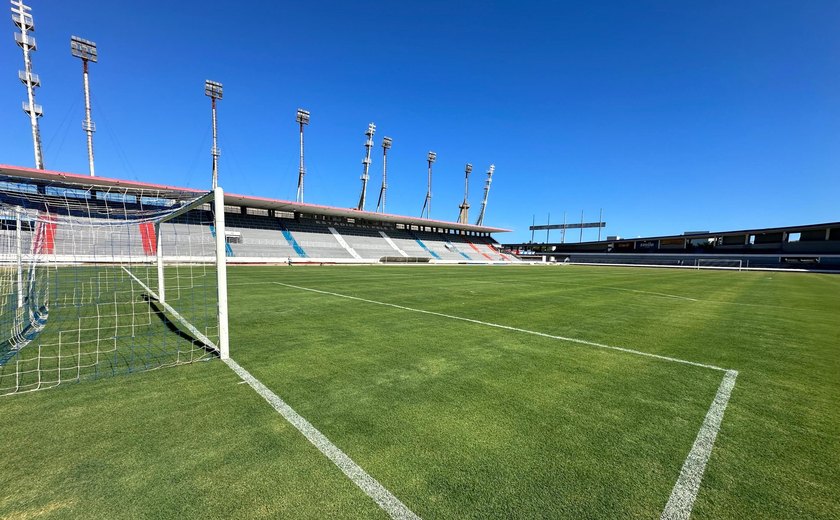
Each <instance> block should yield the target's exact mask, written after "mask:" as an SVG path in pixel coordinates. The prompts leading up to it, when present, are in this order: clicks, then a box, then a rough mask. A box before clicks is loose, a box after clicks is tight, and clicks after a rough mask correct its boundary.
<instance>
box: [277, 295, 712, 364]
mask: <svg viewBox="0 0 840 520" xmlns="http://www.w3.org/2000/svg"><path fill="white" fill-rule="evenodd" d="M271 283H273V284H276V285H282V286H284V287H290V288H292V289H298V290H301V291H309V292H314V293H319V294H326V295H328V296H335V297H337V298H345V299H348V300H355V301H360V302H365V303H371V304H374V305H382V306H384V307H392V308H394V309H401V310H404V311H411V312H418V313H421V314H429V315H431V316H439V317H441V318H448V319H451V320H458V321H466V322H468V323H475V324H477V325H484V326H486V327H494V328H497V329H504V330H510V331H513V332H521V333H523V334H531V335H533V336H540V337H543V338H550V339H556V340H560V341H568V342H570V343H577V344H579V345H587V346H589V347H596V348H602V349H607V350H616V351H619V352H625V353H627V354H635V355H637V356H645V357H649V358H654V359H660V360H662V361H670V362H672V363H681V364H683V365H691V366H695V367H702V368H709V369H712V370H718V371H720V372H726V371H727V369H725V368H721V367H718V366H715V365H708V364H705V363H697V362H695V361H688V360H685V359H678V358H674V357H669V356H661V355H659V354H651V353H650V352H642V351H641V350H634V349H630V348H624V347H614V346H612V345H604V344H603V343H596V342H594V341H587V340H584V339H577V338H569V337H566V336H557V335H554V334H546V333H545V332H537V331H534V330H528V329H520V328H519V327H511V326H508V325H500V324H498V323H490V322H487V321H481V320H474V319H472V318H464V317H462V316H453V315H451V314H444V313H442V312H434V311H427V310H424V309H415V308H413V307H406V306H404V305H397V304H395V303H386V302H380V301H376V300H369V299H367V298H359V297H358V296H349V295H347V294H340V293H335V292H330V291H322V290H320V289H310V288H309V287H301V286H299V285H292V284H288V283H282V282H271Z"/></svg>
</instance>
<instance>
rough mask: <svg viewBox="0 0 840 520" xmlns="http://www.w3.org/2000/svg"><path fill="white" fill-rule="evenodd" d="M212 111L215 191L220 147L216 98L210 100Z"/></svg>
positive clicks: (217, 181)
mask: <svg viewBox="0 0 840 520" xmlns="http://www.w3.org/2000/svg"><path fill="white" fill-rule="evenodd" d="M210 110H211V111H212V114H213V149H212V150H211V151H210V153H211V155H212V156H213V182H212V187H213V189H214V190H215V189H216V188H217V187H218V186H219V147H218V146H217V145H218V135H217V131H216V98H214V97H211V98H210Z"/></svg>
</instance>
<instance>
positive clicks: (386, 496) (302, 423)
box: [223, 358, 420, 520]
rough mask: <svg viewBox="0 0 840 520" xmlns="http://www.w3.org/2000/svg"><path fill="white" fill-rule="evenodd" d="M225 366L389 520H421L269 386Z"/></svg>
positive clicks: (231, 363)
mask: <svg viewBox="0 0 840 520" xmlns="http://www.w3.org/2000/svg"><path fill="white" fill-rule="evenodd" d="M223 362H224V363H225V364H227V366H228V367H230V369H231V370H233V371H234V372H236V374H237V375H238V376H239V377H241V378H242V381H243V382H245V383H248V385H249V386H250V387H251V388H252V389H254V391H255V392H257V393H258V394H259V395H260V396H261V397H262V398H263V399H265V400H266V401H268V403H269V404H270V405H271V406H272V407H273V408H274V409H275V410H276V411H277V412H278V413H279V414H280V415H281V416H283V418H284V419H286V421H288V422H289V424H291V425H292V426H294V427H295V428H296V429H297V430H298V431H299V432H300V433H302V434H303V436H304V437H306V440H308V441H309V442H310V443H312V445H313V446H315V447H316V448H317V449H318V451H320V452H321V453H322V454H324V455H325V456H326V457H327V458H328V459H330V461H332V463H333V464H335V465H336V466H338V469H340V470H341V471H342V472H343V473H344V474H345V475H346V476H347V478H349V479H350V480H351V481H352V482H353V483H354V484H356V486H358V487H359V489H361V490H362V491H364V492H365V494H367V496H369V497H370V498H372V499H373V500H374V502H376V504H377V505H378V506H379V507H380V508H382V510H383V511H385V512H386V513H387V514H388V516H390V517H391V518H394V519H400V520H402V519H405V520H419V519H420V517H419V516H417V515H416V514H414V513H413V512H412V511H411V510H410V509H409V508H408V507H406V505H405V504H403V503H402V502H401V501H400V500H399V499H398V498H397V497H395V496H394V495H393V494H392V493H391V492H390V491H388V490H387V489H385V487H384V486H383V485H382V484H380V483H379V481H377V480H376V479H375V478H373V477H371V476H370V474H368V472H366V471H365V470H363V469H362V468H361V466H359V465H358V464H356V463H355V462H354V461H353V459H351V458H350V457H349V456H348V455H347V454H346V453H344V452H343V451H341V449H340V448H339V447H338V446H336V445H335V444H333V443H332V442H331V441H330V440H329V439H328V438H327V437H326V436H325V435H324V434H323V433H321V432H320V431H318V429H317V428H315V427H314V426H312V423H310V422H309V421H307V420H306V419H304V418H303V417H302V416H301V415H300V414H299V413H297V412H296V411H295V410H294V409H293V408H292V407H291V406H289V405H288V404H286V402H285V401H283V400H282V399H281V398H280V397H279V396H278V395H277V394H275V393H274V392H272V391H271V390H270V389H269V388H268V387H267V386H265V385H264V384H262V382H260V380H259V379H257V378H256V377H254V376H252V375H251V373H250V372H248V371H247V370H245V369H244V368H242V367H241V366H240V365H239V363H237V362H236V361H234V360H233V359H230V358H228V359H224V360H223Z"/></svg>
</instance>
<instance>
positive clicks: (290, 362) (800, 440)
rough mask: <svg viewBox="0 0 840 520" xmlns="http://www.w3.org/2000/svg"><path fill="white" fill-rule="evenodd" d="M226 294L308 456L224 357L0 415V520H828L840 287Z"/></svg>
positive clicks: (553, 272) (295, 289)
mask: <svg viewBox="0 0 840 520" xmlns="http://www.w3.org/2000/svg"><path fill="white" fill-rule="evenodd" d="M228 275H229V296H230V309H229V310H230V328H231V357H232V358H233V360H235V362H236V363H238V365H240V366H241V367H242V368H243V369H244V370H246V371H247V372H249V373H250V374H251V375H252V376H253V377H254V378H255V379H256V380H258V381H259V382H260V383H261V385H263V386H264V388H265V390H267V391H268V392H272V393H273V394H275V395H276V397H277V398H279V399H281V400H282V403H281V405H279V406H280V408H281V409H282V410H286V415H287V416H289V413H290V412H289V410H294V412H291V413H293V414H295V413H296V414H299V417H300V418H303V419H305V420H306V421H308V423H306V424H309V425H310V427H307V426H306V424H304V426H303V427H302V429H303V430H304V433H307V432H308V435H309V438H307V436H306V435H304V433H302V432H301V431H300V430H299V429H297V428H296V427H295V426H293V425H292V424H291V423H290V422H289V421H288V420H287V419H286V418H284V416H283V415H281V414H280V413H278V411H277V410H276V409H275V407H274V406H272V404H270V403H269V402H267V401H266V400H265V399H264V396H261V395H260V394H258V393H257V392H255V391H254V389H253V388H252V386H251V385H249V384H246V383H245V382H244V381H243V380H242V379H241V378H240V376H239V375H238V374H237V373H235V372H234V371H232V370H231V369H230V368H229V367H228V366H227V365H226V364H224V363H223V362H220V361H218V360H211V361H209V362H198V363H194V364H190V365H185V366H179V367H174V368H168V369H165V370H157V371H151V372H142V373H137V374H130V375H124V376H117V377H110V378H104V379H99V380H95V381H85V382H82V383H80V384H68V385H62V386H60V387H58V388H55V389H50V390H46V391H42V392H35V393H29V394H23V395H14V396H8V397H4V398H0V419H2V420H0V436H2V439H3V445H4V447H5V450H4V452H3V457H2V463H0V468H2V469H0V478H1V479H2V480H0V482H2V491H0V517H3V518H5V517H11V518H41V517H43V518H160V517H176V516H177V517H181V518H386V517H387V516H388V514H389V513H390V514H392V515H394V514H400V512H402V513H403V514H406V515H409V517H410V514H414V515H417V516H419V517H422V518H500V517H502V518H617V517H621V518H657V517H659V516H660V515H662V514H663V511H664V512H666V513H667V514H669V515H671V516H672V517H674V518H679V517H681V515H683V516H684V515H687V514H688V513H689V512H690V514H691V516H692V517H693V518H809V519H819V518H826V519H828V518H838V517H840V501H838V499H837V497H838V496H840V411H838V410H839V409H840V406H838V398H840V319H839V318H838V316H840V277H838V276H835V275H820V274H800V273H776V272H772V273H771V272H730V271H695V270H665V269H643V268H611V267H580V266H554V267H546V266H527V267H494V266H480V267H479V266H449V267H444V266H434V267H431V266H414V267H391V266H388V267H385V266H383V267H372V266H358V267H351V266H341V267H339V266H332V267H230V268H229V272H228ZM736 372H737V377H735V374H736ZM733 383H734V386H733ZM257 386H258V387H259V385H257ZM272 399H273V401H274V403H273V404H274V405H275V406H278V402H277V399H274V398H272ZM301 424H302V423H300V422H299V423H298V426H300V425H301ZM307 428H308V429H307ZM316 429H317V432H320V435H321V436H320V437H319V436H317V435H313V434H312V432H313V431H315V430H316ZM313 439H314V441H313ZM712 442H713V447H712ZM325 443H327V444H325ZM316 445H317V446H316ZM322 451H326V452H328V453H331V454H332V456H333V460H336V457H337V460H340V461H345V462H342V463H340V464H339V465H336V464H335V463H334V462H333V461H332V460H331V459H330V458H328V457H327V456H325V454H324V453H322ZM336 454H338V455H336ZM342 457H344V458H342ZM346 461H352V462H351V463H347V462H346ZM348 464H353V465H352V466H351V465H348ZM339 466H341V467H339ZM361 470H363V472H364V473H361V476H360V473H359V472H360V471H361ZM701 478H702V479H701ZM359 483H361V487H360V485H358V484H359ZM374 484H375V485H374ZM365 486H367V487H365ZM363 488H365V489H367V492H366V491H365V490H363ZM371 490H373V491H371ZM383 493H384V495H383ZM371 495H374V496H373V497H372V496H371ZM383 497H384V498H383ZM695 497H696V499H695ZM377 500H378V501H377Z"/></svg>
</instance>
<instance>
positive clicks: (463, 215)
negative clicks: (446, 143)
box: [458, 163, 472, 224]
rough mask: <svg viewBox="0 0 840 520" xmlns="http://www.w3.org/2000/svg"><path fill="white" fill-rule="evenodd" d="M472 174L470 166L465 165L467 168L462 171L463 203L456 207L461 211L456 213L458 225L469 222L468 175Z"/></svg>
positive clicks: (468, 164)
mask: <svg viewBox="0 0 840 520" xmlns="http://www.w3.org/2000/svg"><path fill="white" fill-rule="evenodd" d="M471 172H472V164H470V163H467V167H466V168H465V169H464V202H462V203H461V205H460V206H458V207H459V208H460V209H461V211H460V213H458V223H460V224H467V223H468V222H469V220H470V217H469V213H470V202H469V200H468V199H469V196H470V173H471Z"/></svg>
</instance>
